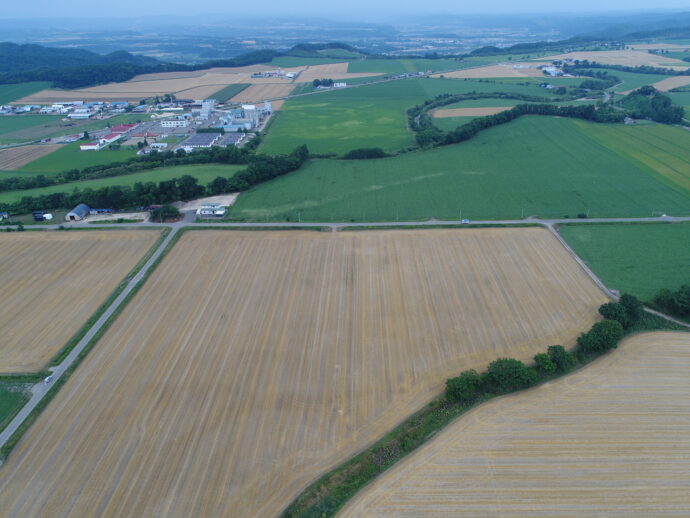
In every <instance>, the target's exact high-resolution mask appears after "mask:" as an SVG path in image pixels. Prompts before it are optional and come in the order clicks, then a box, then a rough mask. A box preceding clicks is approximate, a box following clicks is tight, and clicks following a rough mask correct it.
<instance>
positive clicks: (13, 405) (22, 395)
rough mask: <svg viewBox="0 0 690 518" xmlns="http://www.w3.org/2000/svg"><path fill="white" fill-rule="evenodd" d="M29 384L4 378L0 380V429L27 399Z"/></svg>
mask: <svg viewBox="0 0 690 518" xmlns="http://www.w3.org/2000/svg"><path fill="white" fill-rule="evenodd" d="M30 385H31V384H29V383H17V382H12V381H8V380H6V379H3V380H0V430H3V429H4V428H5V426H7V424H8V423H9V422H10V421H11V419H12V417H14V415H15V414H16V413H17V412H18V411H19V409H20V408H21V407H22V406H24V404H25V403H26V402H27V401H28V400H29V398H30V394H29V392H28V389H29V387H30Z"/></svg>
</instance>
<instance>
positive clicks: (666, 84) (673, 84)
mask: <svg viewBox="0 0 690 518" xmlns="http://www.w3.org/2000/svg"><path fill="white" fill-rule="evenodd" d="M687 85H690V76H675V77H669V78H667V79H662V80H661V81H658V82H656V83H653V84H652V86H653V87H654V88H656V89H657V90H659V91H660V92H668V91H669V90H672V89H673V88H678V87H680V86H687Z"/></svg>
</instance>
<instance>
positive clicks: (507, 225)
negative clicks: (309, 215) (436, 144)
mask: <svg viewBox="0 0 690 518" xmlns="http://www.w3.org/2000/svg"><path fill="white" fill-rule="evenodd" d="M542 226H543V225H542V224H541V223H487V224H486V225H482V224H479V223H448V224H444V223H439V224H437V225H387V226H382V225H362V226H358V225H353V226H347V227H339V228H338V230H339V231H343V232H344V231H348V232H351V231H353V230H415V229H425V230H426V229H438V228H525V227H542Z"/></svg>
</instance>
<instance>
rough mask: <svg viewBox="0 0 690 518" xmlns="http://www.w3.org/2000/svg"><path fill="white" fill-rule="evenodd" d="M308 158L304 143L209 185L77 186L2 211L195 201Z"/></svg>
mask: <svg viewBox="0 0 690 518" xmlns="http://www.w3.org/2000/svg"><path fill="white" fill-rule="evenodd" d="M308 158H309V151H308V149H307V147H306V146H304V145H302V146H299V147H297V148H295V149H294V150H293V151H292V153H290V154H289V155H278V156H268V155H251V156H250V157H249V158H248V161H247V167H246V168H245V169H243V170H241V171H239V172H237V173H235V174H234V175H231V176H228V177H223V176H219V177H217V178H215V179H214V180H212V181H211V182H209V183H208V184H207V185H205V186H204V185H199V183H198V180H197V179H196V178H194V177H193V176H190V175H184V176H181V177H179V178H173V179H171V180H164V181H161V182H158V183H155V182H136V183H135V184H133V185H131V186H122V185H113V186H108V187H101V188H100V189H90V188H87V189H83V190H80V189H74V190H73V191H71V192H58V193H53V194H46V195H41V196H25V197H23V198H22V199H21V200H20V201H18V202H16V203H12V204H4V205H3V206H2V210H7V211H9V212H11V213H26V212H31V211H33V210H53V209H61V208H68V207H74V206H75V205H77V204H79V203H86V204H87V205H89V206H91V207H108V208H113V209H120V208H125V207H146V206H149V205H152V204H160V203H170V202H172V201H178V200H182V201H185V200H191V199H194V198H199V197H202V196H204V195H215V194H221V193H225V192H237V191H244V190H247V189H249V188H250V187H252V186H253V185H256V184H258V183H261V182H265V181H268V180H271V179H273V178H277V177H278V176H282V175H284V174H287V173H289V172H292V171H295V170H297V169H299V168H300V167H302V165H303V164H304V162H305V161H306V160H307V159H308Z"/></svg>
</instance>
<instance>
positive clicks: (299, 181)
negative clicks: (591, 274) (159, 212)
mask: <svg viewBox="0 0 690 518" xmlns="http://www.w3.org/2000/svg"><path fill="white" fill-rule="evenodd" d="M598 126H599V125H597V124H594V123H586V122H584V121H576V120H572V119H566V118H552V117H540V116H531V117H521V118H520V119H518V120H516V121H514V122H511V123H509V124H505V125H501V126H497V127H494V128H491V129H489V130H486V131H483V132H481V133H480V134H478V135H477V136H476V137H475V138H473V139H472V140H469V141H467V142H464V143H461V144H456V145H452V146H444V147H440V148H437V149H433V150H430V151H422V152H413V153H408V154H403V155H399V156H396V157H392V158H385V159H378V160H359V161H349V160H313V161H311V162H310V163H308V164H307V165H306V166H305V167H303V168H302V169H301V170H299V171H296V172H294V173H290V174H289V175H286V176H284V177H281V178H278V179H276V180H273V181H271V182H267V183H265V184H261V185H259V186H257V187H255V188H253V189H251V190H250V191H248V192H246V193H244V194H242V195H241V196H240V197H239V199H238V202H237V203H236V204H235V206H234V207H233V209H232V211H231V214H230V216H231V217H232V218H233V219H237V220H256V221H264V220H286V219H288V218H289V219H290V220H292V221H295V220H297V219H301V220H302V221H334V220H336V221H350V220H353V221H394V220H407V221H415V220H427V219H432V218H437V219H453V220H455V219H460V218H461V217H462V218H469V219H480V220H481V219H484V220H487V219H506V218H510V219H516V218H521V217H523V216H524V217H528V216H540V217H558V218H562V217H573V218H574V217H576V216H577V215H578V214H589V216H590V217H614V216H620V217H632V216H650V215H651V214H653V213H654V211H663V212H666V213H669V214H690V194H689V193H688V191H686V190H684V189H681V188H680V187H678V186H675V185H673V186H672V185H671V184H664V183H662V182H660V181H658V180H657V178H658V177H659V175H658V173H656V172H655V171H654V170H653V164H650V163H644V162H641V161H640V160H638V159H637V158H636V157H635V156H633V155H632V154H628V155H625V154H622V153H621V152H614V151H612V150H611V149H610V148H609V147H607V145H605V144H608V145H609V146H610V145H611V142H610V140H611V139H613V138H614V135H615V133H614V131H615V130H623V129H624V127H623V126H622V125H610V126H607V125H604V127H605V128H607V129H608V128H610V129H611V133H603V134H602V135H603V136H601V137H600V138H597V137H595V136H594V130H596V129H597V128H598ZM658 128H663V127H661V126H659V125H651V126H640V127H633V128H630V129H629V131H631V132H634V131H640V130H642V131H643V132H645V133H644V134H645V135H648V134H653V133H654V129H658ZM671 129H675V128H671ZM678 131H682V130H678ZM647 132H649V133H647ZM684 136H685V135H684ZM662 138H663V137H662ZM685 138H687V139H690V133H689V134H687V136H685ZM607 140H608V141H609V142H605V141H607ZM639 142H640V143H639V145H640V146H641V148H642V149H641V151H643V152H644V153H648V154H652V155H656V157H657V160H658V161H659V164H661V163H662V162H665V161H666V160H667V159H670V158H672V157H668V156H667V153H668V152H669V150H673V149H676V148H675V146H669V147H666V148H659V147H657V146H656V145H655V144H654V143H649V144H647V143H645V139H644V138H640V139H639ZM689 143H690V141H689ZM612 147H615V146H612ZM631 151H632V150H631Z"/></svg>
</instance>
